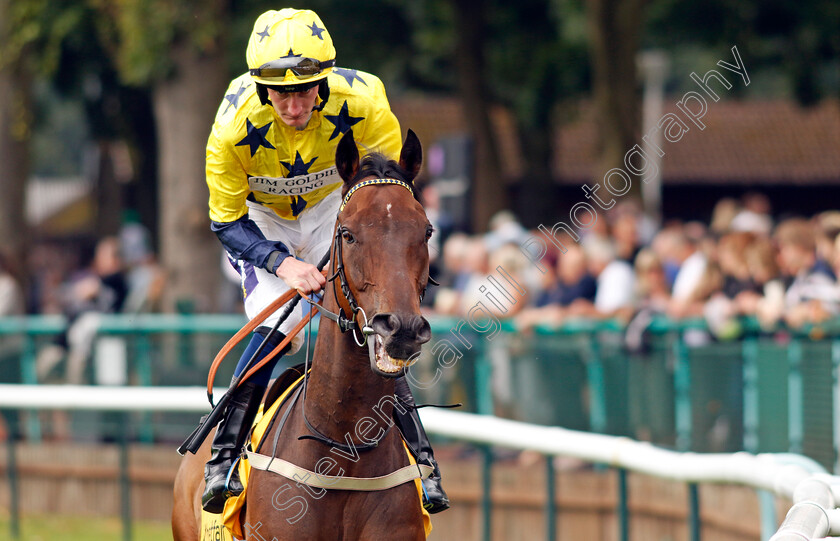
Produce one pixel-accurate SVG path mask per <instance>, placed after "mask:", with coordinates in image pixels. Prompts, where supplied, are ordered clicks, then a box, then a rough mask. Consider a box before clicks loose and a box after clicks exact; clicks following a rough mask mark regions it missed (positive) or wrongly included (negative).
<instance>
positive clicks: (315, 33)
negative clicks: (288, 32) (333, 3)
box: [306, 21, 326, 41]
mask: <svg viewBox="0 0 840 541" xmlns="http://www.w3.org/2000/svg"><path fill="white" fill-rule="evenodd" d="M306 28H308V29H310V30H312V35H313V36H317V37H318V39H320V40H321V41H324V38H323V37H322V36H321V34H323V33H324V30H326V28H319V27H318V23H317V22H316V21H312V26H307V27H306Z"/></svg>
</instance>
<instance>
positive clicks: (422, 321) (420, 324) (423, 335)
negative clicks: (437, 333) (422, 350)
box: [412, 316, 432, 344]
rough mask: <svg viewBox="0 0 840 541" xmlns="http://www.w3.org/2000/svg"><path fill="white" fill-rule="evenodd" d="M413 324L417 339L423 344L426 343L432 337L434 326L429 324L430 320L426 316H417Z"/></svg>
mask: <svg viewBox="0 0 840 541" xmlns="http://www.w3.org/2000/svg"><path fill="white" fill-rule="evenodd" d="M412 326H413V327H414V334H415V336H416V337H417V341H418V342H420V343H421V344H425V343H426V342H428V341H429V340H431V339H432V326H431V325H429V321H428V320H427V319H426V318H424V317H422V316H416V317H415V318H414V324H413V325H412Z"/></svg>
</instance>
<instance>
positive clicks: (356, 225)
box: [336, 130, 431, 377]
mask: <svg viewBox="0 0 840 541" xmlns="http://www.w3.org/2000/svg"><path fill="white" fill-rule="evenodd" d="M421 161H422V150H421V148H420V141H419V140H418V139H417V136H416V135H415V134H414V132H411V131H410V130H409V133H408V136H407V138H406V142H405V144H404V145H403V149H402V151H401V153H400V160H399V163H395V162H393V161H389V160H388V159H387V158H386V157H385V156H382V155H381V154H373V155H370V156H368V157H367V158H366V159H365V160H364V161H363V162H362V163H361V164H360V162H359V155H358V149H357V148H356V144H355V142H354V141H353V138H352V132H348V133H347V134H346V135H345V136H344V137H342V140H341V141H340V142H339V144H338V147H337V149H336V167H337V169H338V172H339V175H340V176H341V178H342V179H343V180H344V182H345V189H344V203H343V204H342V205H341V207H340V210H339V216H338V220H339V223H340V226H341V236H340V238H337V239H336V241H337V242H340V243H341V250H340V252H339V253H340V254H341V257H342V258H343V269H344V273H345V275H346V280H347V286H348V287H349V289H350V293H352V295H350V296H349V297H348V299H349V298H350V297H352V298H354V299H355V302H356V303H357V305H358V306H359V307H360V308H361V309H362V310H363V311H364V312H365V313H366V314H372V316H368V317H369V318H370V319H369V320H367V322H366V323H367V324H368V325H369V326H370V327H371V328H372V330H373V332H374V335H372V336H369V337H368V340H369V342H368V347H369V348H370V360H371V368H372V370H373V371H374V372H375V373H377V374H379V375H382V376H386V377H396V376H400V375H403V374H404V373H405V369H406V367H407V366H408V364H409V363H410V362H411V361H412V360H413V359H415V358H416V357H417V354H419V352H420V348H421V346H422V344H424V343H426V342H428V341H429V340H430V339H431V328H430V326H429V322H428V321H426V319H425V318H424V317H423V316H422V315H421V313H420V297H421V295H422V294H423V292H424V291H425V288H426V285H427V283H428V281H429V249H428V239H429V236H430V234H431V225H430V224H429V220H428V219H427V217H426V212H425V210H424V209H423V206H422V205H420V203H419V202H418V201H417V200H416V199H415V198H414V189H413V187H412V185H411V183H412V181H413V180H414V178H415V177H416V176H417V174H418V172H419V171H420V163H421ZM391 172H396V173H395V176H391ZM346 308H347V307H346V306H345V309H346ZM362 310H360V311H359V312H361V311H362ZM360 323H365V322H360Z"/></svg>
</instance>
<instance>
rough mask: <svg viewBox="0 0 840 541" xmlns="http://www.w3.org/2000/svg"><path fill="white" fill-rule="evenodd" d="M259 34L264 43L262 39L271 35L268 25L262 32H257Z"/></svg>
mask: <svg viewBox="0 0 840 541" xmlns="http://www.w3.org/2000/svg"><path fill="white" fill-rule="evenodd" d="M257 35H258V36H259V37H260V43H262V40H264V39H265V38H268V37H271V34H269V33H268V25H265V28H263V31H262V32H257Z"/></svg>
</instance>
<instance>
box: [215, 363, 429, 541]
mask: <svg viewBox="0 0 840 541" xmlns="http://www.w3.org/2000/svg"><path fill="white" fill-rule="evenodd" d="M303 380H304V365H303V364H300V365H297V366H294V367H292V368H289V369H288V370H286V371H285V372H283V373H282V374H281V375H280V377H278V378H277V379H276V380H275V381H274V383H272V385H271V387H269V390H268V392H267V393H266V396H265V400H264V401H263V406H262V408H261V409H260V411H258V412H257V416H256V418H255V420H254V425H253V427H252V431H251V436H250V438H249V440H250V444H249V446H248V447H249V449H255V450H259V449H260V448H261V447H262V444H263V443H264V439H263V438H264V436H265V435H266V434H268V433H269V431H270V430H271V428H272V426H273V425H274V424H275V423H277V422H279V423H280V429H281V430H282V425H283V424H284V423H285V414H284V415H283V416H278V415H277V412H279V411H280V410H281V408H282V406H283V404H285V403H286V402H287V401H288V400H290V399H292V400H295V399H297V396H298V395H299V394H300V389H301V385H302V383H303ZM290 410H291V405H290V407H289V408H286V410H285V411H286V412H289V411H290ZM403 446H404V447H405V443H403ZM405 451H406V455H407V456H408V459H409V462H410V463H411V465H412V466H414V467H415V468H416V462H415V460H414V457H413V456H412V454H411V453H410V452H409V451H408V448H407V447H406V448H405ZM234 467H235V468H239V471H238V473H239V478H240V480H241V481H242V484H243V486H244V487H245V490H244V491H243V492H242V493H241V494H239V495H238V496H234V497H232V498H229V499H228V500H227V501H226V502H225V507H224V510H223V512H222V514H221V515H213V514H210V513H207V512H203V513H202V521H201V536H202V537H201V540H200V541H220V540H221V541H236V540H238V539H244V538H245V532H244V531H243V527H242V524H243V520H242V518H243V517H244V514H243V513H244V511H245V505H246V497H247V494H248V479H249V476H250V473H251V467H252V465H251V464H250V463H249V460H248V457H247V455H246V454H245V453H243V455H242V456H241V457H240V459H239V460H238V461H237V462H236V463H235V464H234ZM260 469H262V468H260ZM414 484H415V487H416V489H417V497H418V500H419V502H420V508H421V510H422V512H423V526H424V528H425V530H426V535H427V536H428V534H429V533H430V532H431V530H432V522H431V517H430V515H429V514H428V512H427V511H426V510H425V509H423V505H422V501H423V493H422V490H423V489H422V485H421V483H420V480H419V479H415V480H414ZM220 528H221V529H223V530H225V531H224V532H223V533H222V535H221V536H219V532H220Z"/></svg>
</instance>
